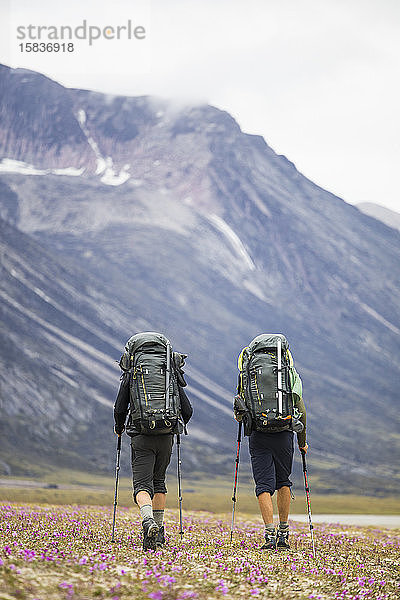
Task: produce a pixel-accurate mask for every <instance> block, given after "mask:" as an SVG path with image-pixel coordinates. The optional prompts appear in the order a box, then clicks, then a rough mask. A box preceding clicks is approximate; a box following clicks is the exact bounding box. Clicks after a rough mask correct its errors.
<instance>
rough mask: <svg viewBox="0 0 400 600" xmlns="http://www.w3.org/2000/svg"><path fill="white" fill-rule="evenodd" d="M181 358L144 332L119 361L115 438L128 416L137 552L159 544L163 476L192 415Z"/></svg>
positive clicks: (165, 342)
mask: <svg viewBox="0 0 400 600" xmlns="http://www.w3.org/2000/svg"><path fill="white" fill-rule="evenodd" d="M186 357H187V355H186V354H180V353H178V352H172V349H171V344H170V342H169V341H168V340H167V338H166V337H164V336H163V335H162V334H159V333H155V332H144V333H139V334H136V335H134V336H132V337H131V338H129V340H128V341H127V343H126V346H125V352H124V354H123V355H122V357H121V360H120V367H121V369H122V375H121V384H120V387H119V391H118V395H117V399H116V401H115V405H114V420H115V433H116V434H117V435H118V436H121V435H122V433H123V432H124V431H125V421H126V417H127V415H128V413H129V417H128V421H127V425H126V433H127V434H128V435H129V436H130V437H131V463H132V478H133V499H134V502H135V503H136V504H137V505H138V507H139V509H140V514H141V518H142V527H143V550H155V549H156V548H161V547H162V546H163V545H164V544H165V529H164V509H165V505H166V493H167V488H166V485H165V474H166V470H167V467H168V465H169V462H170V459H171V453H172V447H173V442H174V434H177V435H178V436H179V435H180V433H182V431H185V433H186V424H187V423H188V421H189V419H190V418H191V416H192V412H193V410H192V406H191V404H190V401H189V399H188V397H187V395H186V394H185V391H184V389H183V388H184V387H185V386H186V382H185V379H184V371H183V366H184V364H185V358H186ZM167 388H168V389H169V393H168V394H166V389H167ZM178 441H180V438H179V439H178Z"/></svg>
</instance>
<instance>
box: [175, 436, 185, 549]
mask: <svg viewBox="0 0 400 600" xmlns="http://www.w3.org/2000/svg"><path fill="white" fill-rule="evenodd" d="M176 449H177V454H178V456H177V462H178V500H179V535H180V536H181V541H182V536H183V527H182V479H181V436H180V434H179V433H177V434H176Z"/></svg>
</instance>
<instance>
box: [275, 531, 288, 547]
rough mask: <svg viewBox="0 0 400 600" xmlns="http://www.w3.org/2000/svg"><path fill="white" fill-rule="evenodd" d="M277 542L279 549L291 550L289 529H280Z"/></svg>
mask: <svg viewBox="0 0 400 600" xmlns="http://www.w3.org/2000/svg"><path fill="white" fill-rule="evenodd" d="M277 538H278V539H277V542H276V549H277V550H290V544H289V529H278V535H277Z"/></svg>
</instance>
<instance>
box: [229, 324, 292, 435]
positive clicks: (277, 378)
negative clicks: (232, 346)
mask: <svg viewBox="0 0 400 600" xmlns="http://www.w3.org/2000/svg"><path fill="white" fill-rule="evenodd" d="M238 367H239V371H240V373H239V381H238V396H237V397H236V399H235V410H237V411H239V413H240V412H241V413H242V415H243V416H244V421H245V433H246V435H249V434H250V432H251V431H265V432H271V433H274V432H278V431H285V430H288V429H291V430H294V431H300V430H302V428H303V425H302V423H301V422H300V421H299V420H298V415H297V410H296V409H295V408H294V401H293V394H292V384H291V382H292V380H293V377H294V376H297V377H298V375H297V373H296V371H295V369H294V366H293V360H292V356H291V354H290V351H289V344H288V341H287V339H286V337H285V336H284V335H282V334H280V333H277V334H261V335H258V336H257V337H256V338H254V340H252V342H250V344H249V346H246V348H243V350H242V352H241V353H240V355H239V359H238Z"/></svg>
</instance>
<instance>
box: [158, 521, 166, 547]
mask: <svg viewBox="0 0 400 600" xmlns="http://www.w3.org/2000/svg"><path fill="white" fill-rule="evenodd" d="M164 544H165V530H164V525H161V527H160V529H159V530H158V532H157V537H156V545H157V548H162V547H163V546H164Z"/></svg>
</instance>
